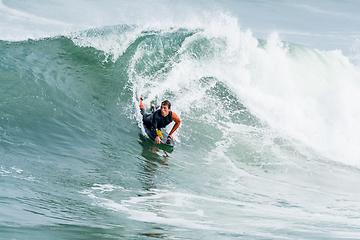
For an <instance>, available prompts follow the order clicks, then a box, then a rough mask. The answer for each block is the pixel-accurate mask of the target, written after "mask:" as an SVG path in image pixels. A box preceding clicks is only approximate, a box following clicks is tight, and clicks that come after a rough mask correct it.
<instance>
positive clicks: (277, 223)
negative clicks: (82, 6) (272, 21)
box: [0, 2, 360, 239]
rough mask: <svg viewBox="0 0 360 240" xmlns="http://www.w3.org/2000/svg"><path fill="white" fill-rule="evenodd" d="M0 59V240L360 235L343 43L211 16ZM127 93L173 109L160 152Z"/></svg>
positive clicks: (355, 108) (356, 74)
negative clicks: (314, 44)
mask: <svg viewBox="0 0 360 240" xmlns="http://www.w3.org/2000/svg"><path fill="white" fill-rule="evenodd" d="M0 3H1V4H0V10H1V11H3V12H8V13H9V12H10V13H11V11H10V10H9V8H7V7H5V5H4V4H3V3H2V2H0ZM302 7H303V6H302ZM12 13H14V12H12ZM15 14H18V12H15ZM21 16H22V17H29V16H28V15H21ZM33 20H34V19H33ZM39 21H40V20H39ZM56 23H58V22H56ZM52 24H53V23H52ZM180 25H181V24H180ZM0 53H1V54H0V83H1V94H0V155H1V160H0V176H1V180H2V190H3V191H2V192H1V194H0V200H1V203H2V204H1V205H0V208H1V212H2V217H1V218H0V219H1V220H0V232H1V234H2V235H3V236H5V237H6V238H14V237H16V238H24V237H29V233H31V237H30V238H33V239H53V238H55V237H54V236H56V238H57V239H74V238H75V239H92V238H126V239H151V238H154V237H155V238H156V237H158V238H180V239H182V238H183V239H199V238H204V239H229V238H233V237H244V238H249V239H272V238H282V237H288V238H294V239H299V238H300V239H316V238H320V239H324V238H326V239H340V238H354V237H355V238H356V237H357V234H358V228H359V222H358V218H359V214H360V202H359V200H358V199H360V198H359V197H360V192H359V191H358V190H357V189H358V187H357V186H358V182H359V176H360V174H359V166H360V162H359V159H360V150H359V148H358V146H359V145H360V138H359V133H360V127H359V124H358V123H359V122H360V106H359V104H358V103H359V102H360V85H359V81H358V80H359V79H360V71H359V68H358V66H357V65H356V61H350V60H349V57H347V56H344V55H343V54H342V52H341V51H339V50H333V51H324V50H318V49H314V48H310V47H306V46H304V45H298V44H294V43H290V42H285V41H282V40H281V39H280V37H279V35H278V34H276V33H273V34H271V35H270V36H269V37H267V38H266V39H265V38H264V39H258V38H256V37H254V36H253V34H252V32H251V31H249V30H248V31H243V30H241V29H240V27H239V24H238V20H237V19H236V18H235V17H233V16H231V15H230V14H227V13H222V12H221V11H220V12H217V14H214V15H213V16H212V17H211V21H207V22H206V23H200V22H198V23H196V24H194V23H192V24H184V25H183V26H181V27H179V24H178V23H176V24H175V23H174V24H172V23H167V24H165V23H161V24H160V23H158V24H120V25H119V24H117V25H111V26H107V27H95V28H92V29H88V30H82V31H75V32H72V33H68V34H62V35H61V34H60V35H58V36H53V37H45V38H40V39H36V38H35V39H32V40H31V39H29V40H25V41H10V40H2V41H0ZM140 96H144V97H145V101H144V103H145V106H147V107H148V106H149V105H150V103H157V104H159V103H160V102H161V101H162V100H164V99H169V100H170V101H171V103H172V106H173V107H172V110H173V111H174V112H176V113H177V114H178V115H179V116H180V118H181V120H182V124H181V126H180V128H179V129H178V130H177V131H176V133H175V134H174V135H175V140H176V146H175V150H174V151H173V152H172V153H165V152H163V151H160V150H157V149H156V148H154V146H153V145H152V144H151V143H150V142H149V141H148V139H147V138H146V137H145V135H144V133H143V131H142V129H141V126H142V124H141V118H140V112H139V109H138V99H139V97H140ZM169 128H171V126H169Z"/></svg>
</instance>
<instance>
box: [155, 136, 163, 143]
mask: <svg viewBox="0 0 360 240" xmlns="http://www.w3.org/2000/svg"><path fill="white" fill-rule="evenodd" d="M155 143H156V144H160V143H164V142H163V141H161V139H160V137H159V136H156V138H155Z"/></svg>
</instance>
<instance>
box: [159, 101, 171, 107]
mask: <svg viewBox="0 0 360 240" xmlns="http://www.w3.org/2000/svg"><path fill="white" fill-rule="evenodd" d="M161 105H165V106H168V109H170V108H171V103H170V102H169V100H165V101H163V102H162V103H161Z"/></svg>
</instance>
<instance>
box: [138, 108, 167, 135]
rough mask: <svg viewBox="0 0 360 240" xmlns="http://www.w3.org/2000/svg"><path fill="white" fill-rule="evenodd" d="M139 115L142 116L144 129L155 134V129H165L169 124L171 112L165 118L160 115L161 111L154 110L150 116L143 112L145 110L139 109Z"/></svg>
mask: <svg viewBox="0 0 360 240" xmlns="http://www.w3.org/2000/svg"><path fill="white" fill-rule="evenodd" d="M140 111H141V114H142V115H143V122H144V125H145V126H146V128H148V129H150V130H151V132H153V133H154V134H156V129H161V128H164V127H166V126H167V125H168V124H169V123H171V122H172V119H171V115H172V111H170V112H169V114H168V115H167V116H166V117H163V116H162V115H161V110H160V109H159V110H156V111H154V112H152V113H151V114H148V113H146V112H145V109H143V108H142V109H140Z"/></svg>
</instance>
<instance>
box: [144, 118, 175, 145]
mask: <svg viewBox="0 0 360 240" xmlns="http://www.w3.org/2000/svg"><path fill="white" fill-rule="evenodd" d="M143 126H144V129H145V132H146V135H148V137H149V138H150V140H151V142H152V143H154V144H156V143H155V138H156V136H157V135H156V134H155V133H154V132H151V131H150V129H148V128H147V127H146V126H145V124H143ZM161 134H162V135H163V137H162V138H161V141H163V143H160V144H156V146H158V147H159V148H160V149H162V150H164V151H167V152H172V151H173V148H174V145H175V142H174V140H172V139H171V138H170V137H168V136H169V134H168V133H167V132H166V131H165V129H161Z"/></svg>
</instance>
